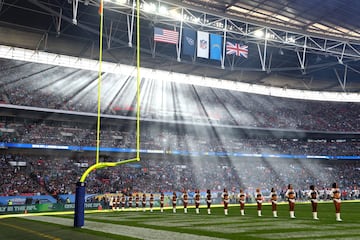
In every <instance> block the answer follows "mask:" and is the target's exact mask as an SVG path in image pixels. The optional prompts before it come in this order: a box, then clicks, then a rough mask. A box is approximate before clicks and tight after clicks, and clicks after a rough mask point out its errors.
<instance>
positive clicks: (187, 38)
mask: <svg viewBox="0 0 360 240" xmlns="http://www.w3.org/2000/svg"><path fill="white" fill-rule="evenodd" d="M195 41H196V32H195V31H194V30H192V29H187V28H184V29H183V35H182V53H183V54H184V55H189V56H191V57H193V56H194V54H195Z"/></svg>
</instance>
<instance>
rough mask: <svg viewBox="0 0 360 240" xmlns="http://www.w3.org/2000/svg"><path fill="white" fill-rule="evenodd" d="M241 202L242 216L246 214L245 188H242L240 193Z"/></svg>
mask: <svg viewBox="0 0 360 240" xmlns="http://www.w3.org/2000/svg"><path fill="white" fill-rule="evenodd" d="M238 199H239V203H240V214H241V216H244V215H245V193H244V190H243V189H240V193H239V195H238Z"/></svg>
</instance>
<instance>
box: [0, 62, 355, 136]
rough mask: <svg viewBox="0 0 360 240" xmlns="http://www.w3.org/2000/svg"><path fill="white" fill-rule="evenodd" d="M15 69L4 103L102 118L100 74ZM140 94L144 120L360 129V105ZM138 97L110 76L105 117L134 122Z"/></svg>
mask: <svg viewBox="0 0 360 240" xmlns="http://www.w3.org/2000/svg"><path fill="white" fill-rule="evenodd" d="M14 65H15V66H11V67H9V66H8V67H6V68H4V69H2V70H1V71H2V72H3V73H4V74H2V77H1V79H0V86H1V91H0V95H1V97H0V100H1V102H3V103H6V104H13V105H21V106H32V107H40V108H47V109H61V110H67V111H77V112H90V113H97V100H98V99H97V75H96V73H95V72H89V71H85V70H76V69H72V68H65V67H54V66H49V65H44V64H35V63H21V62H19V63H14ZM132 80H133V81H132ZM141 91H142V95H143V97H142V104H141V116H142V117H144V118H150V119H162V120H179V121H190V122H204V123H213V124H214V123H215V124H227V125H236V126H243V127H257V128H281V129H298V130H311V131H339V132H353V131H357V130H358V129H359V128H360V121H359V118H360V105H359V103H340V102H320V101H305V100H295V99H284V98H278V97H272V96H263V95H257V94H248V93H242V92H237V91H229V90H223V89H213V88H208V87H201V86H196V85H187V84H179V83H171V82H165V81H156V80H152V79H146V80H143V84H142V89H141ZM135 95H136V81H134V79H132V78H126V77H125V76H119V75H115V74H105V75H104V77H103V81H102V97H101V112H102V113H105V114H111V115H127V116H128V115H130V116H135V109H136V107H135V106H136V104H135V103H136V101H135V99H136V96H135Z"/></svg>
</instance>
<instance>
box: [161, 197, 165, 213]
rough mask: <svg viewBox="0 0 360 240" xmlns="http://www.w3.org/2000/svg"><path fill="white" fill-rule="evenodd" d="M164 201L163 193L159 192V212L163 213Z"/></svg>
mask: <svg viewBox="0 0 360 240" xmlns="http://www.w3.org/2000/svg"><path fill="white" fill-rule="evenodd" d="M164 199H165V196H164V193H163V192H161V194H160V212H164Z"/></svg>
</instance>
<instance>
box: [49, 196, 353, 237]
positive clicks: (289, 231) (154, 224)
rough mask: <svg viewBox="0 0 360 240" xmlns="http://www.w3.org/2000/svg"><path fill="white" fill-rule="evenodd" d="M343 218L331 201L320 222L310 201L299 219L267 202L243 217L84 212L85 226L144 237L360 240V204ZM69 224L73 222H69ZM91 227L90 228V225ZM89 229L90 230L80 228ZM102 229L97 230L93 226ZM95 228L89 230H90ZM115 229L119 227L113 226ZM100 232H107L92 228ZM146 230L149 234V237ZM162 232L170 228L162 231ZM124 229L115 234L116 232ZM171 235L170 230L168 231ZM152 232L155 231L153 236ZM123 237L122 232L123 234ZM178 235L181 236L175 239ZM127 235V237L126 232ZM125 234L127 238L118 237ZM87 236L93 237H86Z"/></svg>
mask: <svg viewBox="0 0 360 240" xmlns="http://www.w3.org/2000/svg"><path fill="white" fill-rule="evenodd" d="M341 210H342V213H341V217H342V219H343V220H344V221H343V222H336V221H335V211H334V206H333V204H332V203H331V202H329V203H322V204H319V217H320V220H319V221H315V220H313V219H312V214H311V205H310V204H309V203H303V204H300V203H299V204H297V205H296V207H295V215H296V217H297V218H296V219H290V218H289V211H288V206H287V205H286V204H282V205H279V206H278V216H279V218H273V217H272V212H271V206H269V205H264V206H263V216H262V217H258V216H257V210H256V207H255V206H248V205H247V206H246V215H245V216H240V212H239V206H233V207H230V208H229V215H227V216H225V215H224V211H223V208H222V207H219V208H212V214H211V215H207V213H206V212H205V211H200V214H199V215H197V214H195V211H194V210H193V209H190V210H189V212H188V214H184V213H183V211H181V210H179V211H177V213H176V214H173V213H172V212H171V211H165V212H164V213H160V212H159V211H154V212H153V213H150V212H145V213H143V212H136V211H133V212H131V211H124V212H121V211H119V212H112V211H103V212H98V213H96V212H93V213H92V214H86V215H85V227H88V225H89V226H90V225H91V226H94V228H95V227H96V228H99V226H106V228H107V227H109V228H116V229H125V230H126V231H130V232H132V233H130V234H134V235H131V236H134V238H136V237H135V236H137V238H141V239H157V240H158V239H168V238H169V239H176V238H178V239H184V238H189V236H190V237H191V238H192V239H216V238H217V239H234V240H235V239H236V240H238V239H239V240H241V239H246V240H247V239H252V240H268V239H292V240H303V239H304V240H305V239H306V240H308V239H329V238H331V239H346V240H351V239H360V231H358V226H360V218H359V212H360V204H359V203H355V202H346V201H344V202H343V203H342V209H341ZM56 219H58V220H60V219H65V220H67V221H68V222H69V223H68V226H72V223H73V216H70V215H68V216H57V217H54V218H53V219H52V220H51V222H52V223H54V222H55V221H58V220H56ZM68 228H69V229H70V227H68ZM106 228H105V227H104V228H103V229H102V230H101V231H103V234H104V235H105V234H106V232H108V231H110V230H108V229H106ZM89 229H90V228H89ZM81 230H86V229H81ZM91 230H92V231H97V229H91ZM88 231H90V230H88ZM114 231H115V230H114ZM93 233H98V234H101V233H102V232H93ZM144 233H146V234H145V236H144ZM162 233H165V235H163V234H162ZM118 234H122V235H125V236H128V237H130V234H129V235H126V234H128V233H126V234H124V233H123V232H121V233H114V234H113V235H114V236H116V235H118ZM167 234H169V235H167ZM151 235H153V236H151ZM118 236H119V237H120V235H118ZM175 237H176V238H175ZM124 238H126V237H124ZM115 239H122V238H115ZM87 240H88V239H87Z"/></svg>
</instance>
